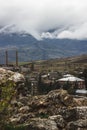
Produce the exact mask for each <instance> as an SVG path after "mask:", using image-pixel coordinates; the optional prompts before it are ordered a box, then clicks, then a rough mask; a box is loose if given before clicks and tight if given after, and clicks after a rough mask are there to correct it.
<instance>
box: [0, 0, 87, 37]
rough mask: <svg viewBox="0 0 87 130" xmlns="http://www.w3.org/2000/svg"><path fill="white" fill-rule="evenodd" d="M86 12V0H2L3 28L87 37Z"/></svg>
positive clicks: (0, 27)
mask: <svg viewBox="0 0 87 130" xmlns="http://www.w3.org/2000/svg"><path fill="white" fill-rule="evenodd" d="M86 12H87V0H0V32H9V33H11V32H18V33H22V32H23V33H28V34H31V35H33V36H34V37H35V38H37V39H41V38H44V37H45V38H70V39H87V15H86ZM52 29H55V31H54V32H51V33H50V32H48V31H49V30H52Z"/></svg>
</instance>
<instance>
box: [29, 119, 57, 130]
mask: <svg viewBox="0 0 87 130" xmlns="http://www.w3.org/2000/svg"><path fill="white" fill-rule="evenodd" d="M27 130H59V129H58V127H57V124H56V122H55V121H53V120H50V119H40V118H34V119H31V120H30V122H29V124H28V128H27Z"/></svg>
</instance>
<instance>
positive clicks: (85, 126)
mask: <svg viewBox="0 0 87 130" xmlns="http://www.w3.org/2000/svg"><path fill="white" fill-rule="evenodd" d="M67 130H87V119H86V120H77V121H75V122H74V121H72V122H69V123H68V125H67Z"/></svg>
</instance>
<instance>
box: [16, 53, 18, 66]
mask: <svg viewBox="0 0 87 130" xmlns="http://www.w3.org/2000/svg"><path fill="white" fill-rule="evenodd" d="M16 66H18V51H16Z"/></svg>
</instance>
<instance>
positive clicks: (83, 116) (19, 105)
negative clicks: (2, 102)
mask: <svg viewBox="0 0 87 130" xmlns="http://www.w3.org/2000/svg"><path fill="white" fill-rule="evenodd" d="M10 113H11V115H10V118H9V120H8V122H10V123H12V124H15V125H19V124H20V125H21V124H24V125H25V126H26V130H87V98H86V97H84V98H75V97H73V96H71V95H69V94H68V93H67V91H65V90H62V89H60V90H54V91H51V92H49V93H48V94H47V95H42V96H34V97H32V96H19V97H18V98H17V99H15V100H13V101H12V102H11V108H10Z"/></svg>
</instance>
